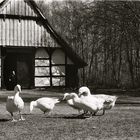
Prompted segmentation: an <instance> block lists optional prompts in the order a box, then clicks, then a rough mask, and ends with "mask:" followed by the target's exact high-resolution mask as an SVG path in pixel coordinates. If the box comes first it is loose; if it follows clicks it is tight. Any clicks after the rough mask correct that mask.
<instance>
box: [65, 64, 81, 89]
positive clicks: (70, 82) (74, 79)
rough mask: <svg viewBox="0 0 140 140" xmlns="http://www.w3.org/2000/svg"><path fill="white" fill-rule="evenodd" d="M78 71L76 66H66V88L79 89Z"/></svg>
mask: <svg viewBox="0 0 140 140" xmlns="http://www.w3.org/2000/svg"><path fill="white" fill-rule="evenodd" d="M78 82H79V78H78V69H77V67H75V66H74V65H67V66H66V87H68V88H77V87H78Z"/></svg>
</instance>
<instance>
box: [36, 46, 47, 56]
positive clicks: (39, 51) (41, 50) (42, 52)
mask: <svg viewBox="0 0 140 140" xmlns="http://www.w3.org/2000/svg"><path fill="white" fill-rule="evenodd" d="M35 58H49V55H48V53H47V51H46V50H45V49H44V48H38V49H37V51H36V54H35Z"/></svg>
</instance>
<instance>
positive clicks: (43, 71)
mask: <svg viewBox="0 0 140 140" xmlns="http://www.w3.org/2000/svg"><path fill="white" fill-rule="evenodd" d="M49 75H50V68H49V67H36V68H35V76H49Z"/></svg>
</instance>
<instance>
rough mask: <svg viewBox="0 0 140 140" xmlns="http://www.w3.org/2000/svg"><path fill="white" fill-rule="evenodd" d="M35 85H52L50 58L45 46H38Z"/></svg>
mask: <svg viewBox="0 0 140 140" xmlns="http://www.w3.org/2000/svg"><path fill="white" fill-rule="evenodd" d="M35 86H36V87H45V86H50V60H49V55H48V53H47V51H46V50H45V49H44V48H38V49H37V50H36V54H35Z"/></svg>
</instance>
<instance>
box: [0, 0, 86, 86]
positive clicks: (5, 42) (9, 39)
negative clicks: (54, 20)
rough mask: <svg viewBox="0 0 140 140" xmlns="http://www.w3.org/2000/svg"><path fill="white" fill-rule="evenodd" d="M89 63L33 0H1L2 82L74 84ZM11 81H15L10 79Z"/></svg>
mask: <svg viewBox="0 0 140 140" xmlns="http://www.w3.org/2000/svg"><path fill="white" fill-rule="evenodd" d="M84 66H86V63H85V62H84V61H83V60H82V59H81V58H80V57H79V56H78V55H77V54H76V53H75V52H74V51H73V49H72V48H71V47H70V46H69V45H68V44H67V42H66V41H65V40H64V39H63V38H62V37H61V36H60V35H58V34H57V33H56V31H55V30H54V29H53V28H52V26H51V25H50V24H49V22H48V20H47V19H46V18H45V17H44V16H43V14H42V12H41V11H40V9H39V8H38V7H37V5H36V3H35V2H34V1H33V0H4V1H2V2H1V3H0V86H1V88H6V89H11V88H13V87H12V86H13V83H14V82H13V81H12V79H11V78H10V77H11V75H12V74H13V76H14V78H15V79H14V80H15V81H16V83H18V84H21V86H22V88H27V89H28V88H36V87H55V86H64V87H72V86H76V85H77V84H78V75H77V72H78V69H79V68H82V67H84ZM11 81H12V82H11Z"/></svg>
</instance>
